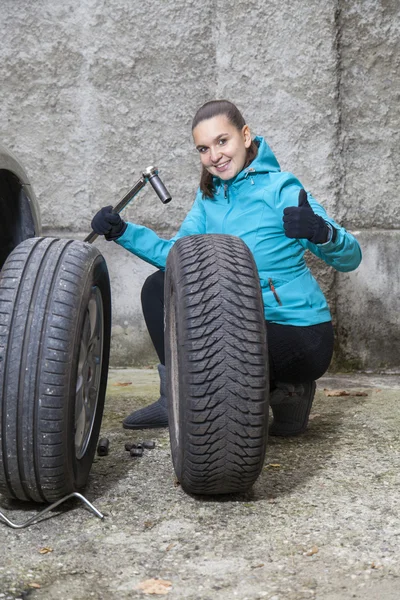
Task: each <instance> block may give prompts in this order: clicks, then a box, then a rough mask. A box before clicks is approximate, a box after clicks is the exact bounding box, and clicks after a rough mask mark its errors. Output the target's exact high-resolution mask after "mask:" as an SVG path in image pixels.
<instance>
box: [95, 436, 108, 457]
mask: <svg viewBox="0 0 400 600" xmlns="http://www.w3.org/2000/svg"><path fill="white" fill-rule="evenodd" d="M109 446H110V442H109V440H108V439H107V438H101V440H100V441H99V443H98V446H97V454H98V455H99V456H107V454H108V448H109Z"/></svg>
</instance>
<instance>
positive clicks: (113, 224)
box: [92, 206, 128, 242]
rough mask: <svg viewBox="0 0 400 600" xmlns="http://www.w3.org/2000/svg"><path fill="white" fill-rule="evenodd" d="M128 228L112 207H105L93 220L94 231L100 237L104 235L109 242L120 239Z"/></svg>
mask: <svg viewBox="0 0 400 600" xmlns="http://www.w3.org/2000/svg"><path fill="white" fill-rule="evenodd" d="M127 227H128V224H127V223H125V221H124V220H123V219H121V217H120V216H119V214H118V213H114V212H113V210H112V206H104V207H103V208H101V209H100V210H99V212H97V213H96V214H95V215H94V217H93V219H92V229H93V231H94V232H95V233H97V234H98V235H104V237H105V238H106V240H108V241H109V242H110V241H112V240H116V239H118V238H119V237H120V236H121V235H122V234H123V233H124V231H125V229H126V228H127Z"/></svg>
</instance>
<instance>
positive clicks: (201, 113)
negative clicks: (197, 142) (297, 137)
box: [192, 100, 258, 198]
mask: <svg viewBox="0 0 400 600" xmlns="http://www.w3.org/2000/svg"><path fill="white" fill-rule="evenodd" d="M218 115H225V117H226V118H227V119H228V121H229V122H230V123H231V124H232V125H233V126H234V127H236V129H237V130H238V131H241V130H242V129H243V127H244V126H245V125H246V121H245V120H244V118H243V115H242V113H241V112H240V110H239V109H238V108H237V106H235V105H234V104H233V103H232V102H229V100H211V101H210V102H206V103H205V104H203V106H201V107H200V108H199V110H198V111H197V113H196V114H195V116H194V118H193V121H192V131H193V130H194V128H195V127H197V125H198V124H199V123H201V121H205V120H207V119H212V118H213V117H216V116H218ZM257 152H258V147H257V144H256V143H255V141H254V140H252V141H251V144H250V147H249V148H247V155H246V161H245V163H244V165H243V169H245V168H246V167H248V166H249V164H250V163H251V162H252V161H253V160H254V159H255V157H256V156H257ZM200 189H201V191H202V192H203V198H212V197H213V196H214V194H215V185H214V180H213V176H212V175H211V173H209V172H208V171H207V169H206V168H205V167H204V166H203V167H202V171H201V177H200Z"/></svg>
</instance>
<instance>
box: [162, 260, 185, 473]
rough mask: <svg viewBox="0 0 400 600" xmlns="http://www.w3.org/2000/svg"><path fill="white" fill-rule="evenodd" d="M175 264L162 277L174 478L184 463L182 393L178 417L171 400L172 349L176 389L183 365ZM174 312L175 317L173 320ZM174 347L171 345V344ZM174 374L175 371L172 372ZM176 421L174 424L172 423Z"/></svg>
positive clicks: (181, 377)
mask: <svg viewBox="0 0 400 600" xmlns="http://www.w3.org/2000/svg"><path fill="white" fill-rule="evenodd" d="M179 270H180V269H179V263H178V262H177V261H172V260H171V261H168V262H167V268H166V277H165V288H164V296H165V299H166V302H165V306H166V307H169V309H168V310H167V311H166V313H165V337H166V340H167V347H168V349H169V351H168V352H166V356H165V361H166V370H167V398H168V400H169V402H168V422H169V424H170V426H169V435H170V444H171V454H172V462H173V465H174V469H175V473H176V475H177V477H178V479H180V478H181V476H182V472H183V462H184V447H183V444H182V439H183V437H184V435H185V431H184V427H185V421H184V418H183V416H184V406H183V405H182V394H179V393H178V398H177V399H176V401H177V403H178V410H179V416H177V415H176V404H175V402H174V389H173V388H174V385H173V364H172V363H173V353H174V352H175V360H176V365H175V366H176V367H177V371H178V373H177V377H178V389H182V384H183V377H184V373H185V366H184V364H182V363H183V355H184V353H183V352H179V351H178V348H179V347H180V346H182V345H183V342H184V339H183V335H184V333H183V326H182V319H181V318H179V315H182V314H184V312H183V311H182V310H181V306H180V304H182V302H183V298H182V294H177V293H176V289H175V282H176V281H179ZM174 315H175V319H173V317H174ZM172 320H174V322H175V326H176V327H175V335H171V325H172ZM174 346H175V347H174ZM175 375H176V374H175ZM175 422H176V425H175Z"/></svg>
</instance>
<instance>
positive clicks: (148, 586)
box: [136, 579, 172, 596]
mask: <svg viewBox="0 0 400 600" xmlns="http://www.w3.org/2000/svg"><path fill="white" fill-rule="evenodd" d="M171 587H172V583H171V582H170V581H166V580H165V579H146V580H145V581H142V582H141V583H139V585H138V586H137V588H136V589H138V590H142V591H143V592H144V593H145V594H157V595H160V596H162V595H163V594H168V592H169V591H170V589H171Z"/></svg>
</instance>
